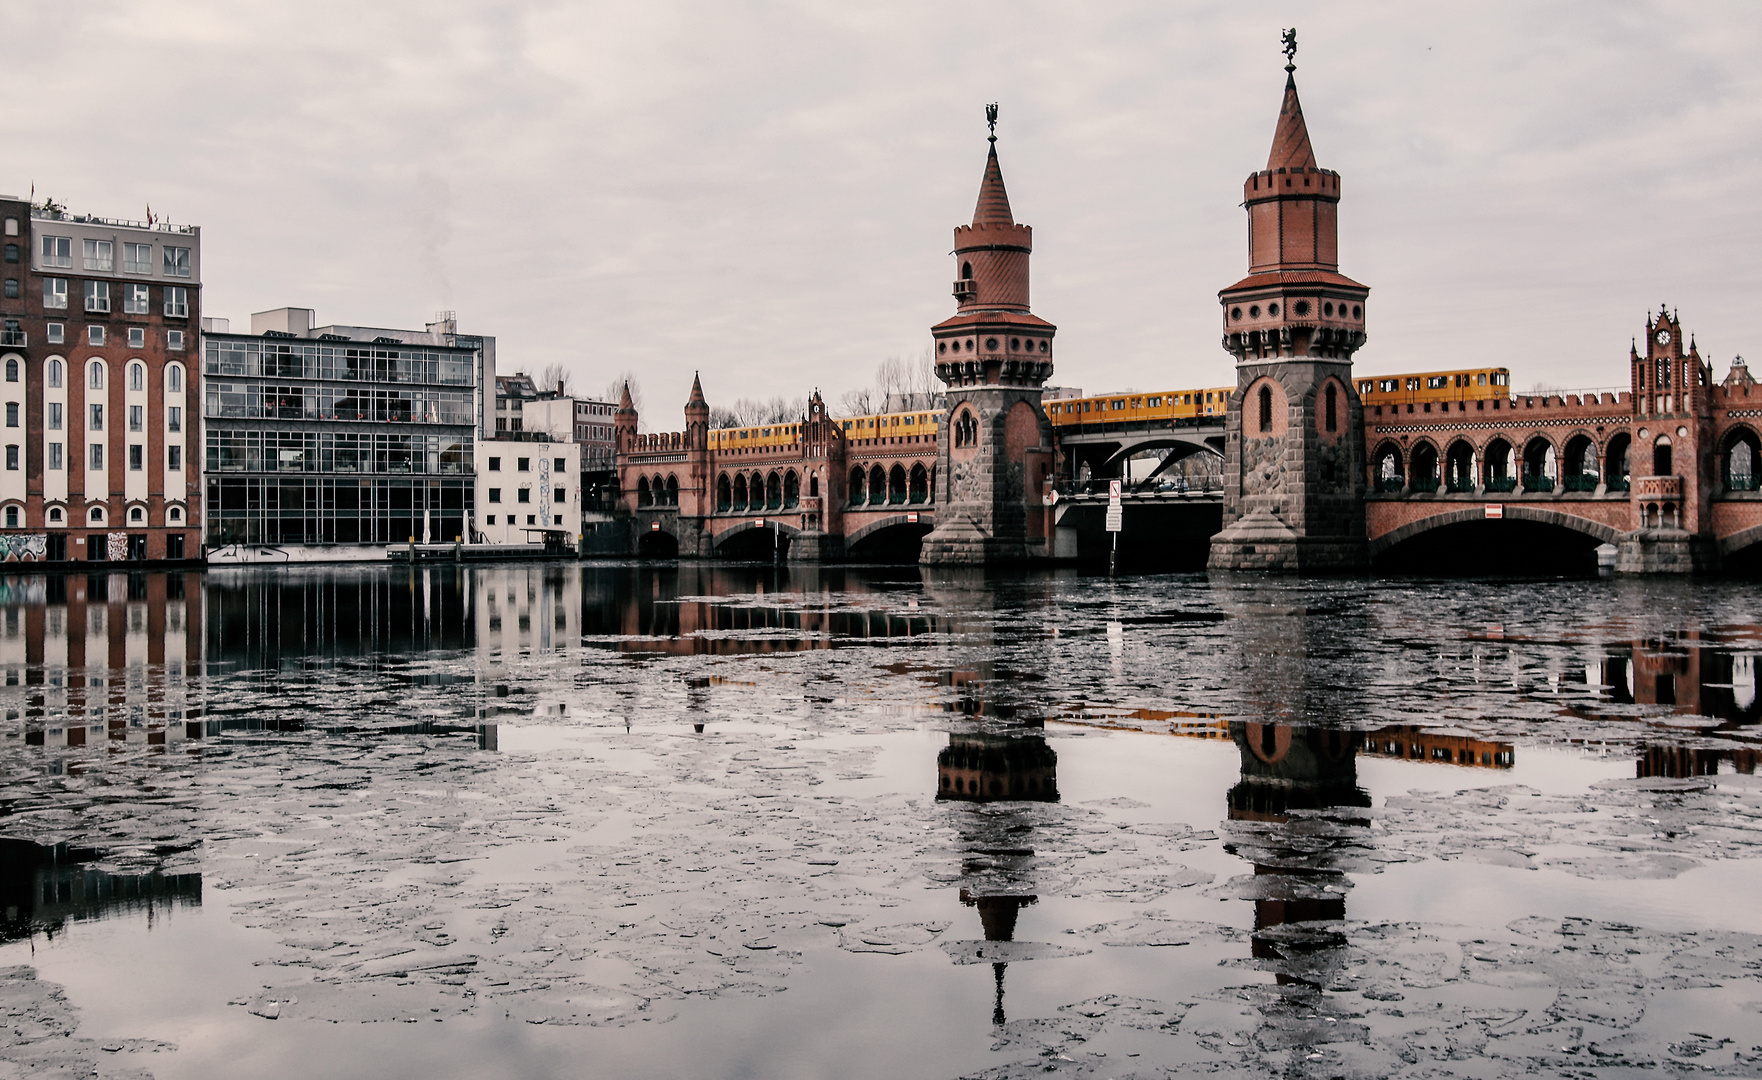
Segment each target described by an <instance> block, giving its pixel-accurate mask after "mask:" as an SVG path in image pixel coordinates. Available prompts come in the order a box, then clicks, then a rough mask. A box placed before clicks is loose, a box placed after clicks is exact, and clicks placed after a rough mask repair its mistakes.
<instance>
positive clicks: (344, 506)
mask: <svg viewBox="0 0 1762 1080" xmlns="http://www.w3.org/2000/svg"><path fill="white" fill-rule="evenodd" d="M476 367H477V358H476V353H475V351H474V350H473V349H470V348H449V347H444V346H434V345H405V344H395V343H386V342H371V343H369V342H356V341H333V340H325V339H318V340H306V339H288V338H279V337H243V336H227V335H214V336H210V337H208V338H207V339H206V340H205V344H204V355H203V410H202V411H203V416H204V419H205V425H204V428H205V440H204V441H205V445H204V461H203V464H204V466H205V474H206V485H207V494H208V503H207V510H208V543H209V544H212V545H222V544H278V543H280V544H389V543H403V542H405V541H407V540H408V539H409V538H410V537H415V538H416V539H418V540H422V539H425V538H427V539H430V540H433V541H436V542H440V541H449V540H452V539H453V538H454V537H455V536H462V535H463V534H464V532H465V527H466V519H467V517H468V516H469V514H470V512H471V510H472V504H473V479H472V444H473V441H474V437H475V431H476V427H475V425H476V393H475V379H474V373H475V371H476ZM388 428H390V429H391V430H387V429H388Z"/></svg>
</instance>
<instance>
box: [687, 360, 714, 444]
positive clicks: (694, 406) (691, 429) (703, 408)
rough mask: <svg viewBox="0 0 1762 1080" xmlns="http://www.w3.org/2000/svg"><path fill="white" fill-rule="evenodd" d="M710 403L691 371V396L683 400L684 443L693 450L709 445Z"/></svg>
mask: <svg viewBox="0 0 1762 1080" xmlns="http://www.w3.org/2000/svg"><path fill="white" fill-rule="evenodd" d="M709 432H710V403H709V402H707V401H705V400H704V387H703V384H702V383H701V382H699V381H698V376H697V372H695V371H694V372H692V373H691V397H689V398H687V399H686V402H685V445H686V446H687V447H689V448H691V449H693V450H696V449H700V448H702V447H705V446H708V445H709V441H710V440H709Z"/></svg>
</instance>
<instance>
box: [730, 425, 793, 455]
mask: <svg viewBox="0 0 1762 1080" xmlns="http://www.w3.org/2000/svg"><path fill="white" fill-rule="evenodd" d="M800 441H801V425H800V424H758V425H755V426H753V427H738V428H712V429H711V430H710V449H712V450H761V449H762V450H773V449H776V448H777V447H781V446H794V445H795V444H796V443H798V442H800Z"/></svg>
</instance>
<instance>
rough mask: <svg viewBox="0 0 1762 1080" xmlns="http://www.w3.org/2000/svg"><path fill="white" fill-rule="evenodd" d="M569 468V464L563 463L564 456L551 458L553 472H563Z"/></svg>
mask: <svg viewBox="0 0 1762 1080" xmlns="http://www.w3.org/2000/svg"><path fill="white" fill-rule="evenodd" d="M567 468H568V466H567V465H565V464H563V459H562V458H552V459H551V471H552V472H562V471H563V470H565V469H567Z"/></svg>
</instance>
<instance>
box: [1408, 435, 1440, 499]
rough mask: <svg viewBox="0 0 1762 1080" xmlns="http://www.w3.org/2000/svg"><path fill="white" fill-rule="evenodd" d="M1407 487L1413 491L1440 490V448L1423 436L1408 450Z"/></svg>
mask: <svg viewBox="0 0 1762 1080" xmlns="http://www.w3.org/2000/svg"><path fill="white" fill-rule="evenodd" d="M1407 455H1408V468H1407V486H1408V488H1409V489H1411V490H1413V491H1436V490H1438V446H1437V444H1436V443H1434V442H1432V440H1431V439H1429V438H1426V437H1425V436H1423V435H1422V436H1421V437H1420V438H1418V439H1416V440H1415V441H1414V443H1413V445H1412V446H1411V447H1409V448H1408V451H1407Z"/></svg>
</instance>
